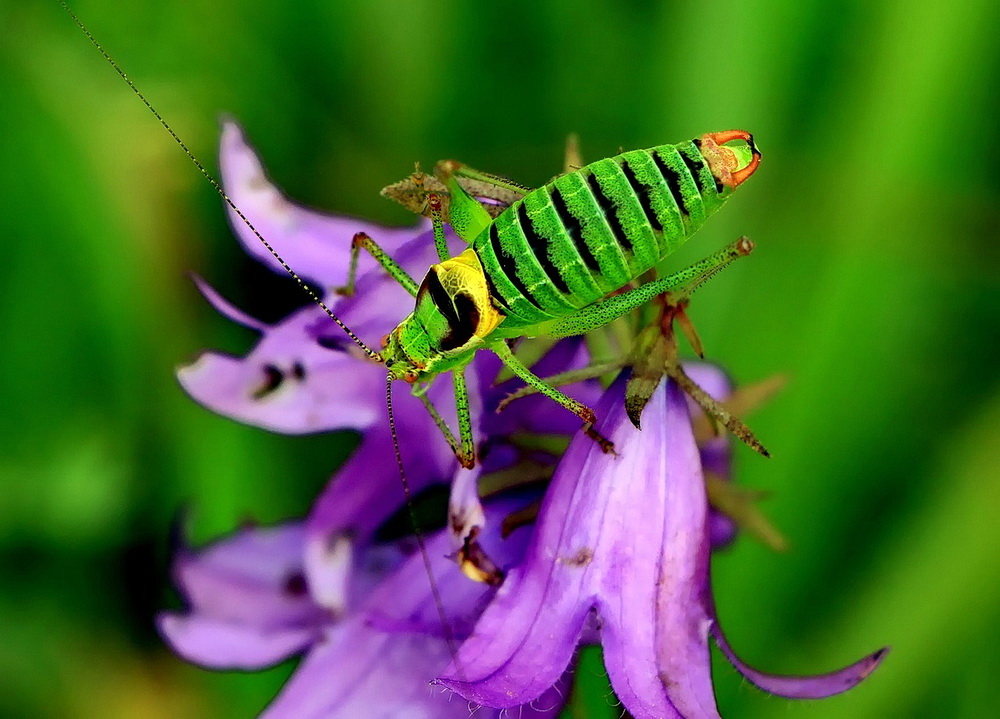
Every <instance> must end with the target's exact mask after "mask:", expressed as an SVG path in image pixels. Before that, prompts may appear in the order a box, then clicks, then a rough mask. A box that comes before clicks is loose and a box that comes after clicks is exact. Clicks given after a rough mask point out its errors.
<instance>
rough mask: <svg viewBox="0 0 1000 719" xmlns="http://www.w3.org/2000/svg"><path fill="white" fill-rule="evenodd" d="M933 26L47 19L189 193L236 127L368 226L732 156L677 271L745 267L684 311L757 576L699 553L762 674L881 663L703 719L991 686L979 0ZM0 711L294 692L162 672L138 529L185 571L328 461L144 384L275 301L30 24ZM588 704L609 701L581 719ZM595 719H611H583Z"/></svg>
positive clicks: (990, 74) (725, 616) (993, 416)
mask: <svg viewBox="0 0 1000 719" xmlns="http://www.w3.org/2000/svg"><path fill="white" fill-rule="evenodd" d="M961 6H962V9H961V10H951V9H947V7H948V4H947V3H940V2H931V1H924V2H900V1H896V2H888V1H883V2H873V3H871V2H848V3H802V2H799V1H798V0H772V1H770V2H768V1H766V0H760V1H756V2H750V3H738V4H737V3H714V2H705V3H703V2H697V1H696V0H685V1H684V2H669V3H654V2H639V1H638V0H614V1H613V2H605V1H594V2H550V3H540V2H532V3H526V2H518V1H513V0H509V1H508V2H505V3H491V4H476V3H459V2H451V1H447V0H437V1H436V2H423V1H421V2H408V3H405V4H404V3H389V2H385V3H375V2H357V1H355V2H331V1H330V0H303V1H302V2H297V3H279V2H258V1H250V0H243V1H242V2H231V1H230V0H220V1H219V2H214V3H159V2H151V1H147V0H142V1H141V2H140V1H136V2H131V3H128V4H122V3H117V2H109V1H107V0H101V1H97V0H76V2H74V3H73V7H74V9H75V10H76V11H77V12H78V13H79V14H80V16H81V17H82V18H83V20H84V21H85V22H86V23H88V24H89V25H90V27H91V29H92V30H93V32H94V33H95V34H96V35H97V37H98V38H99V39H100V40H101V41H102V42H103V43H104V44H105V45H106V47H107V48H108V50H109V51H110V52H111V53H112V55H113V56H114V57H115V58H116V59H117V60H118V61H119V62H120V63H121V65H122V66H123V67H124V68H125V69H126V71H127V72H128V73H129V74H130V76H131V77H132V78H134V79H135V81H136V82H137V83H138V84H139V86H140V87H141V88H142V89H143V91H144V92H145V93H146V94H147V95H148V97H149V98H150V99H151V100H152V102H153V103H154V104H155V105H156V107H157V108H158V109H159V110H160V111H161V112H162V114H163V115H164V116H165V117H166V118H167V119H168V121H169V122H170V123H171V124H172V126H173V127H174V129H175V130H176V131H177V132H178V134H180V136H181V137H183V138H184V140H185V141H186V142H187V143H188V145H189V146H190V147H191V148H192V150H193V151H194V152H195V153H196V154H197V155H198V156H199V157H200V158H201V159H202V160H203V161H205V162H206V164H208V165H209V166H211V167H213V168H214V166H215V152H216V142H217V129H218V123H217V121H218V117H219V115H220V113H222V112H228V113H232V114H233V115H235V116H236V117H237V118H239V119H240V121H241V122H242V123H243V124H244V126H245V128H246V130H247V132H248V134H249V136H250V138H251V140H252V141H253V142H254V144H255V145H256V146H257V147H258V149H259V150H260V151H261V153H262V155H263V157H264V158H265V161H266V163H267V165H268V167H269V169H270V172H271V175H272V177H273V178H274V179H275V180H276V181H277V182H278V183H279V184H280V185H281V186H282V187H283V188H284V189H285V190H286V191H287V192H288V193H289V195H290V196H292V197H294V198H297V199H299V200H301V201H303V202H305V203H307V204H310V205H313V206H316V207H321V208H324V209H328V210H331V211H337V212H345V213H354V214H359V215H364V216H367V217H370V218H373V219H376V220H379V221H382V222H385V223H405V222H407V221H409V218H408V217H407V215H406V213H405V211H404V210H402V209H400V208H398V207H396V206H394V205H392V204H391V203H389V202H387V201H385V200H383V199H381V198H380V197H379V196H378V190H379V188H381V187H382V186H383V185H385V184H387V183H389V182H391V181H394V180H396V179H399V178H400V177H402V176H404V175H405V174H406V173H408V172H409V171H410V169H411V168H412V166H413V162H414V161H416V160H419V161H421V162H423V163H424V165H425V166H429V165H430V164H431V163H433V162H434V161H435V160H437V159H440V158H443V157H457V158H461V159H463V160H465V161H467V162H469V163H470V164H472V165H474V166H476V167H482V168H484V169H489V170H492V171H495V172H498V173H501V174H504V175H508V176H511V177H514V178H516V179H518V180H520V181H521V182H523V183H525V184H527V185H537V184H540V183H541V182H543V181H545V180H546V179H548V178H549V177H550V176H551V175H553V174H554V173H555V172H556V171H557V170H558V168H559V167H560V166H561V162H562V147H563V143H564V139H565V137H566V135H567V133H569V132H571V131H574V132H577V133H579V135H580V137H581V141H582V149H583V152H584V155H585V157H586V158H589V159H596V158H598V157H603V156H606V155H609V154H614V153H615V152H617V151H618V150H619V148H633V147H646V146H650V145H653V144H659V143H662V142H674V141H677V140H680V139H683V138H688V137H692V136H694V135H696V134H700V133H701V132H704V131H708V130H722V129H728V128H730V127H745V128H747V129H750V130H751V131H753V132H754V133H755V135H756V137H757V138H758V141H759V144H760V146H761V148H762V150H763V152H764V162H763V165H762V168H761V171H760V172H759V173H758V174H757V175H756V176H755V178H754V180H753V182H751V183H749V185H748V186H747V188H746V189H745V190H743V191H742V192H741V193H740V194H739V195H738V196H737V197H736V198H735V199H734V200H733V201H732V202H730V203H729V206H728V207H727V208H726V210H725V211H724V212H722V213H721V214H720V215H719V216H718V217H717V218H715V219H714V220H713V221H712V222H711V223H710V225H709V227H707V228H706V229H705V230H704V231H703V233H702V234H701V235H700V236H699V238H698V240H697V241H696V242H692V243H690V246H689V247H687V248H685V251H684V253H683V256H682V257H679V258H678V259H677V260H676V265H675V266H680V265H681V264H682V263H684V262H685V261H688V260H692V259H694V258H696V257H700V256H703V255H705V254H707V253H708V252H709V251H710V250H714V249H715V248H717V247H720V246H722V245H723V244H724V243H726V242H728V241H730V240H732V239H734V238H735V237H736V236H737V235H739V234H741V233H746V234H748V235H750V236H751V237H752V238H754V239H755V240H756V241H757V243H758V251H757V252H756V253H755V254H754V256H753V257H752V258H750V259H749V260H746V261H743V262H740V263H738V265H737V266H736V267H734V268H733V269H731V270H729V271H727V272H726V273H725V274H724V275H723V276H721V277H720V278H719V279H717V280H715V281H713V282H712V283H710V285H709V286H708V287H706V288H705V289H704V290H702V291H701V292H700V294H699V295H698V296H697V297H696V299H695V303H694V306H693V309H692V316H693V317H694V319H695V321H696V322H697V325H698V328H699V330H700V332H701V334H702V338H703V339H704V341H705V345H706V347H707V349H708V353H709V356H710V357H711V358H714V359H716V360H718V361H721V362H722V363H724V364H725V365H726V366H727V367H728V368H730V369H731V371H732V372H733V373H734V375H735V376H736V377H737V379H739V380H742V381H752V380H757V379H761V378H763V377H766V376H768V375H770V374H772V373H775V372H785V373H788V375H789V376H790V377H791V382H790V384H789V385H788V387H787V388H786V389H785V390H784V391H783V392H782V393H781V394H780V395H779V396H778V397H777V399H776V400H774V401H773V402H772V403H771V404H770V405H769V406H768V407H767V408H766V409H764V410H762V411H759V412H758V413H756V414H755V415H753V416H752V417H750V423H751V425H752V426H753V427H754V429H755V430H756V432H757V433H758V435H759V436H760V437H761V438H762V439H763V440H764V441H765V443H766V444H767V445H768V447H769V448H770V449H771V451H772V453H773V455H774V458H773V459H772V460H770V461H765V460H763V459H761V458H759V457H757V456H755V455H753V454H751V453H750V452H749V451H745V450H743V449H742V448H741V449H739V450H738V477H739V480H740V482H741V483H743V484H744V485H746V486H749V487H754V488H757V489H761V490H765V491H767V492H769V493H771V495H772V496H771V497H770V499H769V500H768V501H767V502H766V503H765V509H766V511H767V512H768V513H769V514H770V516H771V517H772V518H773V519H774V521H775V523H776V524H777V525H778V526H779V527H780V528H781V529H782V530H783V531H784V532H785V534H786V535H787V537H788V538H789V540H790V541H791V545H792V548H791V550H790V551H788V552H787V553H785V554H774V553H771V552H769V551H768V550H766V549H765V548H763V547H762V546H760V545H758V544H756V543H754V542H753V541H751V540H747V539H744V540H742V541H740V542H739V543H738V544H737V545H736V547H735V548H733V549H732V550H731V551H729V552H728V553H726V554H724V555H721V556H719V557H717V559H716V561H715V565H714V567H715V586H716V591H717V597H718V604H719V608H720V612H721V616H722V620H723V622H724V626H725V627H726V629H727V632H728V633H729V635H730V638H731V640H732V641H733V643H734V645H735V646H736V647H737V649H738V650H739V651H741V652H742V654H743V655H744V656H745V657H746V658H747V659H748V660H750V661H751V662H753V663H755V664H756V665H758V666H760V667H761V668H764V669H769V670H773V671H786V672H796V673H805V672H810V671H820V670H828V669H832V668H834V667H837V666H840V665H842V664H844V663H846V662H849V661H853V660H854V659H856V658H857V657H859V656H860V655H862V654H863V653H866V652H868V651H871V650H873V649H875V648H877V647H879V646H881V645H884V644H890V645H892V647H893V651H892V653H891V654H890V656H889V657H888V659H887V660H886V662H885V664H884V665H883V666H882V668H880V669H879V670H878V671H877V672H876V673H875V674H874V675H873V676H872V677H871V678H870V679H869V680H868V681H867V682H865V683H864V684H863V685H862V686H860V687H859V688H857V689H855V690H853V691H852V692H849V693H848V694H846V695H843V696H840V697H836V698H833V699H829V700H825V701H821V702H805V703H803V702H798V703H796V702H790V701H786V700H782V699H775V698H771V697H767V696H765V695H763V694H761V693H760V692H757V691H756V690H755V689H753V688H752V687H751V686H750V685H748V684H747V683H746V682H745V681H743V680H742V679H741V678H740V677H739V675H738V674H736V672H735V671H734V670H732V669H730V668H729V667H728V665H727V664H725V663H724V662H722V663H719V664H718V667H717V669H718V671H717V686H718V697H719V703H720V708H721V710H722V712H723V714H724V715H726V716H728V717H770V716H782V717H843V716H852V717H856V718H860V717H896V716H899V717H912V716H921V717H982V716H988V715H993V714H995V711H996V698H995V692H994V688H995V680H996V676H997V675H998V674H1000V650H998V649H997V646H998V643H1000V621H998V620H1000V488H998V484H997V480H998V474H1000V462H998V459H1000V457H998V454H1000V452H998V450H997V444H998V440H997V437H996V433H997V430H998V429H1000V383H998V362H997V338H998V330H1000V249H998V239H1000V232H998V227H1000V205H998V195H1000V180H998V172H997V166H998V161H1000V153H998V147H1000V143H998V141H997V119H996V118H997V112H998V109H1000V108H998V92H997V78H998V77H1000V43H998V42H997V38H998V32H1000V6H998V5H997V3H996V2H993V0H968V1H967V2H964V3H961ZM0 28H2V30H3V39H2V40H0V63H2V73H3V75H2V76H3V78H4V80H3V99H2V101H0V153H2V162H0V193H2V198H3V208H4V209H3V221H2V228H3V234H2V238H3V239H2V248H3V249H2V256H0V293H2V294H0V338H2V339H0V347H2V350H3V372H2V373H0V407H2V410H3V411H2V415H0V433H2V443H0V571H2V578H0V588H2V589H0V636H2V640H0V715H2V716H4V717H70V718H72V717H93V716H102V717H135V716H144V717H205V716H219V717H223V716H232V717H242V716H250V715H252V714H253V713H254V712H255V711H257V710H259V709H260V708H261V707H262V706H264V705H265V704H266V702H267V700H268V698H269V697H270V696H271V695H272V694H273V692H274V691H275V690H276V688H277V687H278V686H279V685H280V683H281V681H282V679H283V677H284V676H285V675H286V674H287V672H288V671H289V669H290V667H289V666H285V667H282V668H279V669H277V670H273V671H271V672H267V673H263V674H251V675H247V674H238V673H233V674H216V673H209V672H204V671H201V670H198V669H196V668H193V667H189V666H186V665H185V664H183V663H182V662H180V661H179V660H177V659H176V658H174V657H173V656H172V655H171V654H169V653H168V652H167V651H166V650H165V649H164V648H163V647H162V646H161V643H160V641H159V639H158V637H157V636H156V635H155V633H154V632H153V630H152V624H151V617H152V616H153V614H154V613H155V612H156V611H157V609H158V608H161V607H163V606H166V605H167V604H169V603H170V602H172V601H175V599H173V598H172V594H171V592H170V590H169V581H168V577H167V573H166V572H167V570H166V561H167V556H166V555H167V535H168V527H169V524H170V522H171V520H172V518H174V517H175V516H176V515H177V513H178V511H179V510H180V509H181V508H182V507H189V508H190V510H191V518H192V521H191V524H192V526H193V530H194V534H195V535H196V537H197V538H198V539H199V540H203V539H207V538H209V537H212V536H216V535H218V534H221V533H223V532H226V531H228V530H231V529H232V528H233V527H234V526H235V525H236V524H237V523H239V522H240V521H242V520H244V519H246V518H247V517H255V518H258V519H260V520H263V521H273V520H277V519H280V518H284V517H291V516H297V515H301V514H302V513H303V512H305V510H306V509H307V508H308V506H309V504H310V501H311V499H312V498H313V497H314V496H315V494H316V493H317V491H318V490H319V488H320V487H321V486H322V485H323V483H324V481H325V479H326V478H327V476H328V475H329V473H330V472H331V470H332V469H333V468H334V467H335V466H336V464H337V463H338V462H339V461H340V459H341V458H342V457H343V454H344V452H345V451H346V450H345V444H344V442H343V441H342V440H337V439H334V438H330V437H306V438H302V437H280V436H272V435H269V434H266V433H264V432H262V431H259V430H255V429H251V428H247V427H242V426H240V425H237V424H235V423H233V422H230V421H227V420H224V419H222V418H219V417H216V416H213V415H211V414H210V413H208V412H207V411H205V410H202V409H201V408H199V407H198V406H196V405H195V404H194V403H193V402H191V401H190V400H188V399H187V398H186V397H185V396H184V395H183V393H182V392H181V390H180V389H179V388H178V386H177V384H176V382H175V381H174V379H173V371H174V368H175V367H176V366H177V365H178V364H180V363H182V362H185V361H187V360H189V359H191V358H192V357H193V356H194V355H195V353H196V352H197V351H199V350H200V349H202V348H207V347H217V348H222V349H225V350H227V351H231V352H242V351H243V350H245V349H246V348H247V347H248V346H249V344H250V342H251V341H252V337H251V335H250V334H249V333H247V332H245V331H242V330H240V329H238V328H236V327H234V326H232V325H231V324H230V323H228V322H227V321H225V320H224V319H222V318H220V317H218V316H217V315H216V314H215V313H214V312H213V311H212V310H211V309H210V308H209V307H208V305H207V304H206V303H205V302H204V301H203V300H202V299H201V298H200V296H199V295H198V294H197V292H196V291H195V289H194V287H193V286H192V284H191V283H190V282H189V280H188V279H187V278H186V276H185V273H186V272H189V271H196V272H199V273H201V274H203V275H204V276H205V277H207V278H208V279H209V280H210V281H211V282H213V283H214V284H215V285H216V286H217V287H219V288H220V289H221V290H222V292H223V293H224V294H225V295H227V296H229V297H230V298H232V299H234V300H235V301H236V302H237V303H238V304H241V305H242V306H244V307H246V308H248V309H249V310H250V311H252V312H253V313H256V314H258V315H259V316H262V317H264V318H266V319H276V318H278V317H280V316H281V315H282V314H284V313H285V312H287V311H288V310H289V309H290V308H291V307H292V306H293V304H294V303H296V302H299V298H298V297H296V296H294V295H292V294H290V293H289V292H288V289H287V287H286V286H285V284H284V283H283V282H282V281H280V280H274V279H271V278H269V277H268V276H267V275H266V273H263V272H261V271H259V270H257V269H256V268H254V267H253V266H252V263H251V262H250V261H249V260H247V259H246V258H244V257H243V255H242V253H241V251H240V250H239V249H238V247H237V245H236V244H235V242H234V241H233V240H232V237H231V234H230V232H229V230H228V228H227V226H226V223H225V219H224V215H223V212H222V210H221V206H220V202H219V199H218V198H217V197H216V195H215V194H214V193H213V191H212V190H211V188H210V187H209V186H208V185H207V184H206V183H205V182H204V181H203V180H202V179H201V178H200V177H199V176H198V174H197V172H196V171H195V169H194V168H193V167H192V166H191V164H190V163H189V162H188V160H186V159H185V158H184V157H183V156H182V154H181V153H180V152H179V151H178V150H177V148H176V147H175V146H174V144H173V143H172V142H171V141H170V139H169V137H168V136H167V135H166V134H165V133H164V132H163V130H162V129H161V128H160V127H159V126H158V125H157V124H156V122H155V120H154V119H153V118H152V117H151V116H150V115H149V113H148V112H147V111H146V110H145V109H144V108H143V107H142V106H141V104H140V103H139V102H138V100H137V99H136V98H135V97H134V96H133V95H132V93H131V92H130V91H129V90H128V88H127V87H126V86H125V85H124V84H123V83H122V82H121V80H120V79H119V78H117V77H116V76H115V74H114V72H113V71H112V69H111V68H110V67H109V66H108V65H107V64H106V63H105V62H104V61H103V60H102V59H101V58H100V56H99V55H98V54H97V53H96V52H95V51H94V49H93V48H92V47H91V46H90V45H89V43H88V42H87V41H86V39H85V38H84V37H83V35H82V34H81V33H80V32H79V30H78V29H77V28H76V27H75V26H74V25H73V23H72V22H71V20H70V18H69V17H68V16H67V15H66V13H64V12H63V11H62V10H61V9H60V8H59V6H58V5H57V4H56V2H54V1H51V2H40V1H38V0H6V2H4V3H3V4H0ZM612 700H613V698H609V699H608V702H611V701H612ZM616 711H617V710H612V715H614V714H615V713H616Z"/></svg>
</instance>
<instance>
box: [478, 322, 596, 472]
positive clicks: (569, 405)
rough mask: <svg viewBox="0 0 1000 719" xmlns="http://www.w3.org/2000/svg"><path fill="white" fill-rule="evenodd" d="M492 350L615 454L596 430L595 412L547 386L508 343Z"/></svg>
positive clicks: (519, 375)
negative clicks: (571, 414)
mask: <svg viewBox="0 0 1000 719" xmlns="http://www.w3.org/2000/svg"><path fill="white" fill-rule="evenodd" d="M490 349H492V350H493V351H494V352H495V353H496V354H497V356H498V357H499V358H500V360H501V361H502V362H503V363H504V364H505V365H507V367H509V368H510V370H511V371H512V372H513V373H514V374H516V375H517V376H518V377H520V378H521V379H522V380H524V381H525V382H526V383H527V384H528V385H530V386H531V387H534V388H535V389H536V390H537V391H538V392H540V393H541V394H544V395H545V396H546V397H548V398H549V399H551V400H553V401H555V402H557V403H559V404H560V405H562V406H563V407H565V408H566V409H568V410H569V411H570V412H572V413H573V414H575V415H576V416H577V417H579V418H580V419H582V420H583V422H584V428H583V431H584V433H585V434H586V435H587V436H588V437H590V438H591V439H593V440H594V441H595V442H597V443H598V444H599V445H600V446H601V449H602V450H603V451H605V452H611V453H613V452H614V443H612V442H611V440H609V439H607V438H606V437H603V436H602V435H601V434H600V433H599V432H598V431H597V430H596V429H594V423H595V422H596V421H597V415H596V414H595V413H594V410H592V409H591V408H590V407H588V406H587V405H585V404H583V403H582V402H579V401H577V400H575V399H573V398H572V397H568V396H566V395H565V394H563V393H562V392H560V391H559V390H558V389H556V388H555V387H553V386H551V385H549V384H546V383H545V381H544V380H543V379H541V378H540V377H539V376H538V375H536V374H535V373H534V372H532V371H531V370H530V369H528V368H527V367H525V366H524V364H523V363H522V362H521V360H519V359H518V358H517V357H515V356H514V353H513V352H511V351H510V347H508V346H507V343H506V342H504V341H502V340H501V341H498V342H496V343H495V344H492V345H490Z"/></svg>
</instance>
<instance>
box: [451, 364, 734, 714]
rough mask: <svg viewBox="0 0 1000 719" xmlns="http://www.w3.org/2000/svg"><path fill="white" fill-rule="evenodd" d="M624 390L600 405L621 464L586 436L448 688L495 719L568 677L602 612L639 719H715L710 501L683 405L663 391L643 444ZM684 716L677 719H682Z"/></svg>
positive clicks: (575, 446) (611, 661)
mask: <svg viewBox="0 0 1000 719" xmlns="http://www.w3.org/2000/svg"><path fill="white" fill-rule="evenodd" d="M624 382H625V378H624V377H621V378H619V380H617V381H616V383H615V384H614V385H613V386H612V388H611V389H609V390H608V392H606V393H605V396H604V398H603V399H602V401H601V403H600V404H599V405H598V408H597V412H598V416H599V418H600V419H599V421H598V431H600V432H601V433H602V434H604V436H606V437H609V438H610V439H611V440H612V441H613V442H614V443H615V446H616V449H617V451H618V456H612V455H608V454H604V453H603V452H601V450H600V448H599V447H598V446H597V445H596V444H595V443H594V442H593V441H592V440H590V439H589V438H587V437H585V436H583V435H578V436H577V437H576V438H575V439H574V440H573V443H572V444H571V445H570V449H569V450H568V451H567V453H566V456H565V457H564V459H563V461H562V462H561V463H560V465H559V468H558V469H557V471H556V474H555V477H554V478H553V481H552V484H551V486H550V487H549V490H548V493H547V495H546V498H545V502H544V504H543V506H542V509H541V512H540V514H539V518H538V523H537V526H536V529H535V534H534V537H533V539H532V544H531V547H530V548H529V550H528V554H527V556H526V559H525V561H524V562H523V563H522V565H521V566H520V567H518V568H517V569H516V570H514V571H512V572H511V573H510V575H509V576H508V578H507V580H506V581H505V582H504V584H503V586H502V587H501V588H500V590H499V591H498V593H497V595H496V597H495V598H494V600H493V602H491V604H490V606H489V607H488V608H487V609H486V611H485V612H484V614H483V616H482V617H481V618H480V620H479V622H478V623H477V624H476V628H475V630H474V632H473V634H472V636H471V637H470V638H469V639H468V640H466V641H465V642H464V643H463V645H462V647H461V649H460V651H459V654H458V656H457V657H456V659H455V661H454V662H453V663H452V664H451V665H450V666H449V667H448V669H447V670H446V672H445V674H444V676H443V677H442V678H441V679H440V681H441V683H443V684H445V685H446V686H448V687H450V688H452V689H454V690H455V691H457V692H459V693H460V694H462V695H463V696H465V697H467V698H469V699H470V700H472V701H477V702H480V703H483V704H486V705H488V706H495V707H509V706H513V705H516V704H523V703H526V702H529V701H531V699H532V698H533V697H536V696H538V695H539V694H540V693H541V692H542V691H544V690H545V689H546V688H547V687H548V686H551V685H552V684H553V683H554V682H555V681H556V680H557V679H558V677H559V676H560V674H561V673H562V672H563V671H564V670H565V668H566V666H567V665H568V663H569V661H570V658H571V656H572V653H573V651H574V649H575V646H576V643H577V641H578V639H579V637H580V634H581V631H582V630H583V628H584V626H585V623H586V620H587V618H588V616H589V614H590V612H591V610H592V609H593V608H595V607H596V609H597V612H598V615H599V622H600V624H601V626H602V634H603V639H604V643H605V650H606V655H605V657H606V661H607V665H608V672H609V675H610V677H611V681H612V685H613V686H614V688H615V690H616V692H618V694H619V697H620V698H621V699H622V702H623V704H624V705H625V707H626V708H627V709H629V711H631V712H632V713H633V714H636V715H640V716H666V717H673V716H680V715H681V714H683V715H685V716H716V715H717V711H716V709H715V700H714V696H713V693H712V685H711V677H710V672H709V669H710V666H709V665H710V662H709V654H708V643H707V633H708V627H709V624H710V622H709V613H708V609H707V607H706V605H705V601H706V595H707V592H708V549H709V548H708V543H707V533H706V530H705V521H706V512H707V509H706V499H705V494H704V485H703V480H702V475H701V468H700V463H699V458H698V450H697V447H696V445H695V442H694V437H693V435H692V433H691V427H690V420H689V418H688V414H687V405H686V402H685V399H684V395H683V393H681V391H680V390H679V389H678V388H677V387H676V386H675V385H674V384H673V382H667V383H664V384H663V385H661V387H660V388H659V389H657V391H656V392H655V393H654V395H653V398H652V399H651V400H650V404H649V405H648V406H647V410H646V411H647V413H648V415H647V416H649V417H660V418H662V419H661V420H660V421H653V422H650V423H649V426H648V427H647V428H646V429H644V430H643V431H642V432H639V431H636V430H635V429H634V428H633V427H632V425H631V423H630V422H629V421H628V419H627V417H626V415H625V412H624V407H623V394H624ZM678 710H679V711H680V713H679V712H678Z"/></svg>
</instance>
